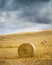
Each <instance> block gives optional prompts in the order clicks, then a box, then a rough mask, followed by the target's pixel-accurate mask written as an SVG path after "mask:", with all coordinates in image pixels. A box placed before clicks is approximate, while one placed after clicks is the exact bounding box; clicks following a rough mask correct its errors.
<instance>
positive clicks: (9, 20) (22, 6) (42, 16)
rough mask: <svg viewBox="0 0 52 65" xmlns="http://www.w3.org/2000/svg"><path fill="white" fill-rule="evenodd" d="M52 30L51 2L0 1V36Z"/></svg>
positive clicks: (46, 0)
mask: <svg viewBox="0 0 52 65" xmlns="http://www.w3.org/2000/svg"><path fill="white" fill-rule="evenodd" d="M48 29H52V0H0V34H6V33H15V32H25V31H39V30H48Z"/></svg>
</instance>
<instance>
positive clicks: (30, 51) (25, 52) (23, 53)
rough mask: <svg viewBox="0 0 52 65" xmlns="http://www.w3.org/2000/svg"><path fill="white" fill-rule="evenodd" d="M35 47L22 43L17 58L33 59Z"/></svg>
mask: <svg viewBox="0 0 52 65" xmlns="http://www.w3.org/2000/svg"><path fill="white" fill-rule="evenodd" d="M35 51H36V50H35V47H34V46H33V45H32V44H29V43H24V44H21V45H20V46H19V48H18V55H19V57H33V56H34V53H35Z"/></svg>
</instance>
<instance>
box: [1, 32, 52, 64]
mask: <svg viewBox="0 0 52 65" xmlns="http://www.w3.org/2000/svg"><path fill="white" fill-rule="evenodd" d="M22 43H32V44H33V45H35V47H36V54H35V56H34V57H32V58H19V57H18V47H19V46H20V45H21V44H22ZM0 65H52V31H43V32H36V33H21V34H12V35H0Z"/></svg>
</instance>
